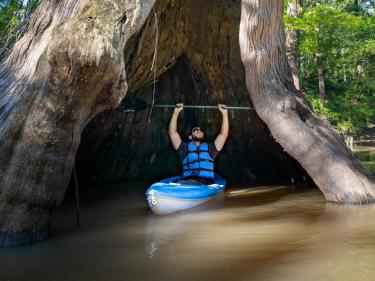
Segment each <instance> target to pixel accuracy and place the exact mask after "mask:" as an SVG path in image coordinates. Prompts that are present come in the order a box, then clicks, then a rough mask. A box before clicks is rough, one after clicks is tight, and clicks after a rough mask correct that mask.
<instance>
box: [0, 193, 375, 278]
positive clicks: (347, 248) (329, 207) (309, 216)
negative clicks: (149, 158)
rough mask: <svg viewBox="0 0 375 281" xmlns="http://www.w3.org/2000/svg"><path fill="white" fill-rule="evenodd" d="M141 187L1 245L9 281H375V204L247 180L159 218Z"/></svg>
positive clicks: (1, 270) (2, 268)
mask: <svg viewBox="0 0 375 281" xmlns="http://www.w3.org/2000/svg"><path fill="white" fill-rule="evenodd" d="M146 187H147V186H144V190H145V189H146ZM127 190H131V188H129V187H127ZM142 193H143V192H138V191H134V192H130V191H124V192H122V193H120V194H118V195H117V196H116V198H112V199H107V200H104V201H102V202H93V203H90V204H88V203H86V205H83V206H82V218H81V221H82V228H81V229H80V230H76V229H75V228H74V210H71V209H65V210H61V211H60V212H59V214H56V215H55V219H56V221H55V226H54V229H55V231H54V234H55V236H54V237H52V238H51V239H49V240H47V241H45V242H42V243H39V244H34V245H29V246H23V247H17V248H8V249H3V250H2V251H1V252H0V276H1V280H12V281H13V280H64V281H66V280H90V281H95V280H189V281H190V280H197V281H199V280H218V281H220V280H230V281H232V280H281V281H282V280H285V281H286V280H287V281H292V280H298V281H300V280H307V281H308V280H311V281H312V280H314V281H315V280H327V281H333V280H340V281H346V280H348V281H349V280H350V281H352V280H374V279H375V267H374V266H373V263H374V260H375V220H374V217H375V206H374V205H368V206H361V207H358V206H341V205H334V204H328V203H326V202H325V200H324V198H323V196H322V195H321V193H320V192H319V191H317V190H313V189H307V188H303V187H298V186H295V187H293V186H274V187H271V188H270V187H258V188H255V189H249V188H246V187H244V188H232V189H229V190H228V191H227V192H226V194H225V197H224V198H221V200H218V201H216V202H212V204H211V205H207V206H201V207H200V209H196V210H192V211H190V212H185V213H180V214H175V215H170V216H160V217H158V216H154V215H152V214H151V213H150V212H149V210H148V207H147V203H146V201H145V199H144V197H143V194H142Z"/></svg>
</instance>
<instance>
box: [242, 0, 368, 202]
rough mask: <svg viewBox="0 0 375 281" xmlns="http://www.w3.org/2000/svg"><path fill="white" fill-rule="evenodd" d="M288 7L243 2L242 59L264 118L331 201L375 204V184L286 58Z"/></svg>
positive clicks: (269, 0)
mask: <svg viewBox="0 0 375 281" xmlns="http://www.w3.org/2000/svg"><path fill="white" fill-rule="evenodd" d="M284 42H285V36H284V29H283V1H276V0H243V1H242V14H241V23H240V48H241V57H242V61H243V63H244V65H245V70H246V83H247V88H248V91H249V94H250V97H251V100H252V102H253V104H254V106H255V108H256V111H257V113H258V115H259V116H260V117H261V119H263V121H264V122H265V123H266V125H267V126H268V127H269V129H270V131H271V133H272V135H273V137H274V138H275V139H276V141H278V142H279V143H280V144H281V146H282V147H283V148H284V149H285V151H286V152H287V153H289V154H290V155H291V156H292V157H294V158H295V159H296V160H297V161H298V162H299V163H300V164H301V165H302V167H303V168H304V169H305V170H306V171H307V172H308V173H309V175H310V176H311V177H312V179H313V180H314V182H315V183H316V185H317V186H318V187H319V188H320V190H321V191H322V192H323V193H324V195H325V197H326V199H327V200H329V201H335V202H340V203H355V204H361V203H369V202H374V196H375V184H374V180H373V179H372V178H371V176H370V175H369V173H368V172H367V171H366V170H365V169H364V168H363V166H362V165H361V164H360V163H359V161H358V160H357V159H356V158H355V157H354V155H353V154H352V152H351V151H350V150H349V149H348V148H347V147H346V146H345V144H344V142H343V141H342V139H341V137H340V136H339V135H338V134H337V133H336V132H335V131H334V129H333V128H332V126H331V125H330V124H329V123H328V122H327V121H325V120H323V119H321V118H319V117H318V116H316V115H315V114H314V113H313V112H312V109H311V107H310V105H309V103H308V102H307V101H306V100H305V98H304V97H303V96H302V95H301V93H300V92H299V91H297V90H296V89H295V87H294V85H293V80H292V77H291V74H290V71H289V67H288V62H287V58H286V56H285V52H284Z"/></svg>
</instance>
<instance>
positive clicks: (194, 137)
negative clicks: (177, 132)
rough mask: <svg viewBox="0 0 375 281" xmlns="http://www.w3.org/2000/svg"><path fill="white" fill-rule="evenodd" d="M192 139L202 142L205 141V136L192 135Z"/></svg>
mask: <svg viewBox="0 0 375 281" xmlns="http://www.w3.org/2000/svg"><path fill="white" fill-rule="evenodd" d="M191 139H192V140H193V141H200V142H202V141H204V137H197V136H191Z"/></svg>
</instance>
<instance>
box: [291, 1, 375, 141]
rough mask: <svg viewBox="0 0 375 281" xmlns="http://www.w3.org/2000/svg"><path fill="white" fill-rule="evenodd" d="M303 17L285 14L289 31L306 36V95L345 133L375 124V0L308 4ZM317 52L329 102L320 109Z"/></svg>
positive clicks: (303, 47) (301, 44)
mask: <svg viewBox="0 0 375 281" xmlns="http://www.w3.org/2000/svg"><path fill="white" fill-rule="evenodd" d="M303 4H304V6H303V12H302V13H301V15H300V16H299V17H289V16H287V15H286V16H285V23H286V27H287V28H290V29H294V30H298V31H299V32H300V41H299V55H300V75H301V80H302V87H303V91H304V92H305V94H306V96H307V98H308V99H309V100H310V101H311V103H312V105H313V107H314V110H315V112H317V113H319V114H321V115H323V116H325V117H326V118H327V119H328V120H329V121H330V122H331V123H333V124H334V125H335V126H336V128H337V130H338V131H339V132H340V133H342V134H353V133H355V132H358V131H360V130H362V129H364V128H366V127H368V126H369V125H371V124H373V123H374V121H375V109H374V105H375V81H374V78H375V65H374V62H375V17H374V6H375V1H365V2H362V3H358V2H357V3H356V2H355V1H354V2H353V1H347V0H330V1H304V3H303ZM316 54H321V55H322V57H323V67H324V73H325V83H326V88H327V96H328V99H327V101H326V104H325V106H324V108H321V107H320V104H319V94H318V78H317V75H316V73H317V71H316V69H317V63H316V59H315V55H316Z"/></svg>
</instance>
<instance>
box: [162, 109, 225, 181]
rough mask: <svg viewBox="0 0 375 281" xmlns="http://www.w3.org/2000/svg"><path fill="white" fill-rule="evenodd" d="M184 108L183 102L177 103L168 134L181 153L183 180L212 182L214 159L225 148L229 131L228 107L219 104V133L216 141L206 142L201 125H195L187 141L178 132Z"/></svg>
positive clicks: (174, 146)
mask: <svg viewBox="0 0 375 281" xmlns="http://www.w3.org/2000/svg"><path fill="white" fill-rule="evenodd" d="M183 109H184V105H183V104H182V103H178V104H176V107H175V109H174V112H173V115H172V118H171V121H170V122H169V129H168V135H169V138H170V140H171V142H172V145H173V148H174V149H175V150H177V151H178V152H179V154H180V158H181V161H182V168H183V173H182V180H183V181H184V182H185V183H186V182H191V183H196V182H198V183H203V184H211V183H213V180H214V161H215V158H216V156H217V155H218V154H219V152H220V151H221V150H222V149H223V147H224V144H225V141H226V140H227V138H228V133H229V120H228V109H226V108H225V105H224V104H219V110H220V112H221V114H222V117H223V121H222V125H221V130H220V133H219V135H218V136H217V137H216V139H215V141H214V142H211V143H206V142H205V139H204V132H203V130H202V128H201V127H198V126H195V127H193V128H192V129H191V131H190V135H189V139H190V142H189V143H186V142H183V141H182V140H181V137H180V135H179V133H178V132H177V119H178V115H179V114H180V112H181V111H182V110H183Z"/></svg>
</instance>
